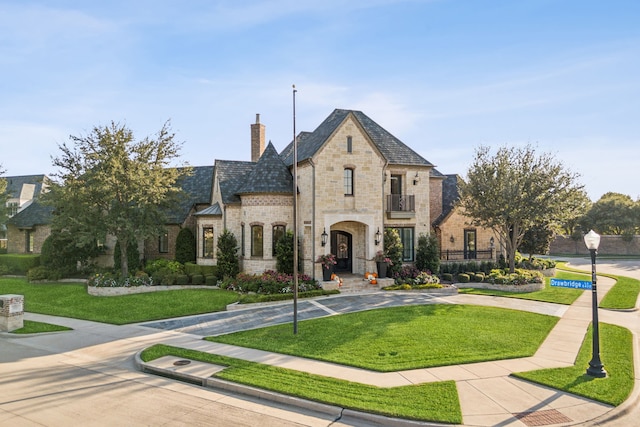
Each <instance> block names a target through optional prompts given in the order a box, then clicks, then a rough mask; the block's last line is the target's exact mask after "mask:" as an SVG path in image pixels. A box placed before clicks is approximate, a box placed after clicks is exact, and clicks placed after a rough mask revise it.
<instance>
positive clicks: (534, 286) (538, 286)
mask: <svg viewBox="0 0 640 427" xmlns="http://www.w3.org/2000/svg"><path fill="white" fill-rule="evenodd" d="M457 286H458V287H460V288H474V289H491V290H494V291H505V292H515V293H525V292H536V291H541V290H542V289H544V286H545V285H544V283H526V284H524V285H500V284H497V283H476V282H471V283H458V284H457ZM456 289H457V288H456Z"/></svg>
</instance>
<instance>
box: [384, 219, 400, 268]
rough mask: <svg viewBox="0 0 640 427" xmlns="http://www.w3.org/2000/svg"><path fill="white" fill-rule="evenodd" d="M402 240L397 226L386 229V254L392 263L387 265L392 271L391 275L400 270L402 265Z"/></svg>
mask: <svg viewBox="0 0 640 427" xmlns="http://www.w3.org/2000/svg"><path fill="white" fill-rule="evenodd" d="M402 252H403V247H402V240H400V234H398V230H396V229H395V228H385V229H384V255H385V257H387V258H390V259H391V264H390V265H389V266H388V267H387V268H388V271H389V272H390V273H391V277H394V274H395V273H397V272H398V271H400V268H401V267H402Z"/></svg>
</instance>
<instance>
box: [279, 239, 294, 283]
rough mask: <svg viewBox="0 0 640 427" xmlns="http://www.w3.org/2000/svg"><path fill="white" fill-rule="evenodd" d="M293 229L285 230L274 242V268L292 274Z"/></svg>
mask: <svg viewBox="0 0 640 427" xmlns="http://www.w3.org/2000/svg"><path fill="white" fill-rule="evenodd" d="M293 253H294V252H293V231H291V230H287V232H286V233H285V234H283V235H282V236H280V238H279V239H278V241H277V242H276V270H278V272H279V273H285V274H293V262H294V260H293V258H294V256H293Z"/></svg>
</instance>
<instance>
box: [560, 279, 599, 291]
mask: <svg viewBox="0 0 640 427" xmlns="http://www.w3.org/2000/svg"><path fill="white" fill-rule="evenodd" d="M551 286H556V287H559V288H572V289H591V282H590V281H588V280H564V279H551Z"/></svg>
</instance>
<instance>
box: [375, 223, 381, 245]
mask: <svg viewBox="0 0 640 427" xmlns="http://www.w3.org/2000/svg"><path fill="white" fill-rule="evenodd" d="M380 237H381V234H380V227H378V231H376V236H375V242H376V246H378V245H379V244H380Z"/></svg>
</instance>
